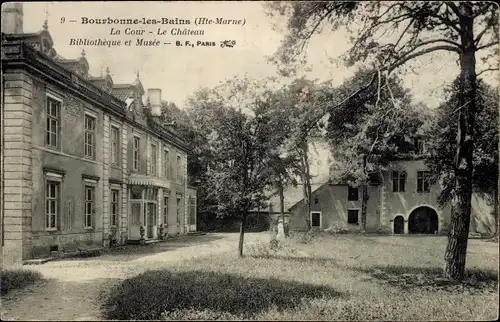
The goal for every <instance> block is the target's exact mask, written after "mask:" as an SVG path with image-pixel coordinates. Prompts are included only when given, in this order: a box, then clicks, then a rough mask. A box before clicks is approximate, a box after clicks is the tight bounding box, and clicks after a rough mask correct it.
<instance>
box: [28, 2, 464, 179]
mask: <svg viewBox="0 0 500 322" xmlns="http://www.w3.org/2000/svg"><path fill="white" fill-rule="evenodd" d="M82 17H88V18H107V17H111V18H142V17H146V18H156V19H160V18H162V17H166V18H169V19H175V18H179V19H189V20H191V22H192V23H193V22H194V20H195V18H197V17H206V18H209V19H216V18H224V19H236V20H239V19H241V20H244V21H245V24H244V25H243V26H241V25H204V26H196V25H194V24H191V25H187V26H186V25H178V26H172V25H164V26H159V27H160V28H161V29H167V31H168V32H170V31H169V29H171V28H172V27H180V28H182V29H183V28H186V27H187V28H190V29H193V30H200V29H203V30H204V35H203V36H171V35H168V36H157V35H146V36H144V38H147V39H159V40H161V41H162V42H172V43H175V41H176V40H179V41H182V42H184V41H186V40H189V41H191V42H192V43H194V42H196V41H197V40H202V41H210V42H212V41H213V42H215V43H216V45H217V46H215V47H194V48H191V47H186V46H184V47H176V46H175V45H173V44H172V45H162V46H160V47H150V48H144V47H142V48H141V47H135V46H130V47H125V46H121V47H115V48H107V47H91V46H87V47H82V46H70V39H71V38H82V39H84V38H88V39H96V38H101V39H107V40H117V39H120V40H122V42H123V41H125V40H127V39H132V40H133V42H135V38H137V37H136V36H128V35H124V34H123V33H124V30H125V28H127V27H131V28H132V29H139V30H140V29H146V31H147V32H153V33H156V32H157V30H158V25H154V26H147V27H144V26H139V27H137V26H133V25H120V26H113V28H115V29H120V30H121V35H110V29H111V26H110V25H102V24H101V25H99V24H81V23H80V22H81V18H82ZM62 18H64V23H62V22H61V21H62ZM45 19H47V20H48V31H49V32H50V34H51V36H52V38H53V40H54V48H55V49H56V51H57V52H58V54H59V55H61V56H63V57H65V58H78V57H79V56H80V55H81V52H82V49H85V52H86V56H85V57H86V58H87V60H88V61H89V64H90V73H91V74H92V75H94V76H99V75H100V74H101V72H103V73H105V70H106V68H109V69H110V74H111V76H112V78H113V81H114V83H130V82H133V81H134V79H135V78H136V74H137V72H138V71H139V73H140V79H141V82H142V84H143V86H144V87H145V88H146V89H147V88H160V89H161V90H162V99H163V100H167V101H171V102H174V103H176V105H177V106H179V107H181V108H183V106H184V105H185V104H184V103H185V100H186V98H187V97H188V96H189V95H191V94H192V93H193V92H195V91H196V90H197V89H199V88H200V87H214V86H217V85H218V84H219V83H220V82H221V81H224V80H225V79H229V78H233V77H234V76H235V75H244V74H247V75H248V76H249V77H252V78H256V79H259V78H265V77H269V76H276V68H275V66H274V65H272V64H271V63H270V62H268V59H267V57H268V56H270V55H272V54H273V53H275V51H276V50H277V48H278V47H279V45H280V42H281V41H282V40H283V38H284V34H285V29H286V28H284V27H285V20H284V19H283V18H281V17H274V18H273V20H271V18H269V17H268V16H267V15H266V13H265V10H264V7H263V2H246V1H238V2H222V1H221V2H219V1H218V2H208V1H207V2H202V1H200V2H198V1H196V2H194V1H193V2H189V1H178V2H144V1H141V2H125V1H116V2H67V1H65V2H32V3H24V32H36V31H40V30H42V25H43V23H44V21H45ZM70 20H76V22H69V21H70ZM274 25H275V26H276V27H277V28H276V29H273V26H274ZM139 38H141V37H139ZM223 40H234V41H235V42H236V44H235V46H234V47H233V48H221V47H220V46H219V44H220V41H223ZM348 48H349V41H348V35H347V34H346V33H345V32H342V31H338V32H335V33H332V32H329V31H328V30H325V31H324V32H322V33H321V34H319V35H316V36H314V37H313V38H312V39H311V42H310V44H309V46H308V48H307V59H308V67H309V68H310V70H308V71H306V70H307V69H303V71H302V72H303V74H305V75H306V76H307V77H309V78H311V79H318V80H320V81H325V80H332V83H333V85H339V84H341V83H342V81H343V80H344V79H345V78H346V77H349V76H351V75H352V73H353V71H352V70H349V69H347V68H345V67H343V66H336V65H332V64H331V63H329V61H330V59H331V58H333V59H335V58H337V57H339V56H340V55H342V54H343V53H344V52H345V51H346V50H347V49H348ZM413 67H415V68H414V70H413V72H409V73H407V75H406V78H405V79H404V81H405V85H406V86H407V87H408V88H410V89H411V91H412V94H413V95H414V98H415V99H416V100H417V101H422V102H424V103H425V104H427V105H428V106H430V107H436V106H437V105H439V104H440V103H441V102H442V101H443V97H442V88H443V86H445V85H447V84H449V83H450V82H451V81H452V80H453V79H454V78H455V77H456V76H457V73H458V65H457V59H456V57H455V56H452V55H451V54H448V53H446V52H439V53H438V54H434V55H430V56H424V57H420V58H417V59H416V60H415V61H414V62H413ZM317 159H318V160H319V161H318V164H316V165H313V167H312V168H313V172H316V173H324V172H325V171H327V170H326V169H327V165H326V161H325V159H326V158H325V154H324V152H319V156H318V158H317Z"/></svg>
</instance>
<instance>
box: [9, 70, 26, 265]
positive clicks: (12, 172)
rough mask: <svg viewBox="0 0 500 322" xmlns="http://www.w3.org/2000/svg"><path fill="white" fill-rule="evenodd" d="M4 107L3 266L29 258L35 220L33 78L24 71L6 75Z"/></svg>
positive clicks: (11, 71)
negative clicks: (32, 227) (32, 225)
mask: <svg viewBox="0 0 500 322" xmlns="http://www.w3.org/2000/svg"><path fill="white" fill-rule="evenodd" d="M3 86H4V91H5V92H4V102H3V103H4V105H3V107H2V108H3V109H4V111H3V122H4V123H3V140H4V141H3V154H4V155H3V167H4V169H3V170H4V181H3V183H4V186H3V193H4V199H3V207H4V208H3V236H2V237H3V246H2V259H3V266H4V267H10V266H13V265H18V264H20V263H21V261H22V259H24V258H27V257H28V256H29V252H30V245H31V220H32V207H31V205H32V204H31V200H32V187H33V181H32V170H33V166H32V162H31V159H32V153H31V147H32V119H33V115H32V107H31V98H32V89H33V78H32V77H31V75H29V74H27V73H26V72H24V71H23V70H15V69H13V70H9V71H6V72H5V73H4V85H3Z"/></svg>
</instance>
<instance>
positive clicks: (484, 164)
mask: <svg viewBox="0 0 500 322" xmlns="http://www.w3.org/2000/svg"><path fill="white" fill-rule="evenodd" d="M459 86H460V83H459V80H458V79H457V80H455V81H454V82H453V84H451V85H450V86H449V87H448V88H446V90H445V93H446V96H447V100H446V102H445V103H443V104H441V105H440V106H439V107H438V108H437V111H436V115H435V117H434V118H433V122H432V123H431V126H430V128H429V130H428V133H427V135H426V137H427V138H426V140H427V142H428V153H429V158H428V159H427V162H426V163H427V166H428V167H429V168H430V170H431V174H432V181H433V182H438V181H441V184H442V186H443V190H442V192H441V194H440V196H439V199H438V201H439V203H440V205H441V206H444V205H445V204H447V203H449V202H450V201H451V199H452V198H453V195H454V189H455V185H454V182H455V173H454V171H453V166H454V165H453V159H454V156H455V151H456V144H457V143H456V136H457V132H458V124H457V122H456V120H455V119H456V114H457V110H458V109H460V108H461V107H460V105H459V95H460V89H459ZM498 104H499V97H498V91H496V90H495V89H494V88H492V87H491V86H489V85H487V84H486V83H484V82H483V81H481V80H479V82H478V96H477V105H478V109H479V112H478V114H477V117H476V120H475V125H474V127H475V129H476V137H477V140H476V142H475V149H474V157H473V162H474V172H473V180H472V183H473V185H474V188H475V189H476V190H479V191H481V192H486V193H494V194H495V193H498V187H497V184H498V144H499V142H498V125H497V124H498ZM495 199H497V198H495ZM495 210H496V211H497V209H495Z"/></svg>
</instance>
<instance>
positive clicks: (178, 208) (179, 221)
mask: <svg viewBox="0 0 500 322" xmlns="http://www.w3.org/2000/svg"><path fill="white" fill-rule="evenodd" d="M181 198H182V197H180V196H177V225H180V224H181Z"/></svg>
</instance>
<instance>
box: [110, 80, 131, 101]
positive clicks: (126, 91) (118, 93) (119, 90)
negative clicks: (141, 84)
mask: <svg viewBox="0 0 500 322" xmlns="http://www.w3.org/2000/svg"><path fill="white" fill-rule="evenodd" d="M116 85H123V84H115V85H113V89H112V90H111V94H112V95H113V96H114V97H116V98H117V99H119V100H120V101H123V102H125V101H126V100H127V98H129V97H130V96H131V95H132V94H133V89H132V87H123V86H116Z"/></svg>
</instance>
